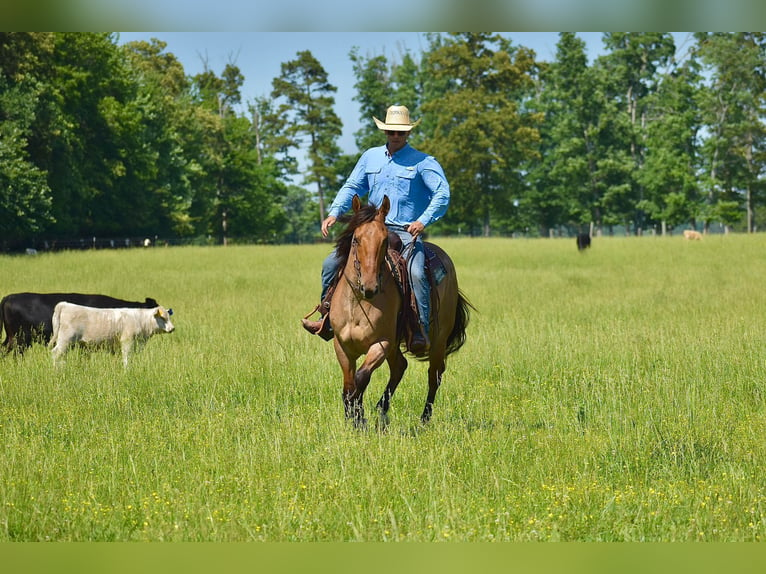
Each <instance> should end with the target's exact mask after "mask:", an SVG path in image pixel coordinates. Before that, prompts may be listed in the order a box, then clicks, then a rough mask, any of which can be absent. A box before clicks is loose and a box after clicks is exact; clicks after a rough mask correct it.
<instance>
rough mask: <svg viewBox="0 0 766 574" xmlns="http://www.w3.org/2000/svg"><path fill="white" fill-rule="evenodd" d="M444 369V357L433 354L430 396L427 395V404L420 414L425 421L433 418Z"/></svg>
mask: <svg viewBox="0 0 766 574" xmlns="http://www.w3.org/2000/svg"><path fill="white" fill-rule="evenodd" d="M444 369H445V365H444V357H435V356H434V355H431V363H430V364H429V366H428V396H427V397H426V406H425V408H424V409H423V414H422V415H420V420H421V422H423V423H427V422H428V421H429V420H431V415H432V414H433V410H434V400H436V392H437V391H438V390H439V386H440V385H441V384H442V375H443V374H444Z"/></svg>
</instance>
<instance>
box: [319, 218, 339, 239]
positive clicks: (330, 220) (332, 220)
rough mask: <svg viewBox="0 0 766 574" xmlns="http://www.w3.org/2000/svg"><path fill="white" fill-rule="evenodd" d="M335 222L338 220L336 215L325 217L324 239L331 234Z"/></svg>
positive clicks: (323, 226)
mask: <svg viewBox="0 0 766 574" xmlns="http://www.w3.org/2000/svg"><path fill="white" fill-rule="evenodd" d="M335 221H337V219H336V217H335V216H334V215H328V216H327V217H325V220H324V221H323V222H322V237H327V234H328V233H329V232H330V228H331V227H332V226H333V225H335Z"/></svg>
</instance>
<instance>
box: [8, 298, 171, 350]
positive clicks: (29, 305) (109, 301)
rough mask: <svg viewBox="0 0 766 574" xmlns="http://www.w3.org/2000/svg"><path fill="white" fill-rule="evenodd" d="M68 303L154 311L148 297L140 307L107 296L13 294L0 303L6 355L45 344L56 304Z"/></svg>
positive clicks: (152, 302)
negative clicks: (37, 342)
mask: <svg viewBox="0 0 766 574" xmlns="http://www.w3.org/2000/svg"><path fill="white" fill-rule="evenodd" d="M61 301H68V302H69V303H74V304H76V305H85V306H86V307H98V308H101V309H108V308H117V307H134V308H135V307H143V308H147V309H153V308H154V307H157V306H158V303H157V301H155V300H154V299H151V298H149V297H147V298H146V300H145V301H144V302H143V303H140V302H136V301H123V300H122V299H115V298H114V297H109V296H108V295H88V294H83V293H13V294H11V295H6V296H5V297H3V299H2V301H0V321H2V324H3V327H4V328H5V341H3V343H2V346H3V348H4V350H5V351H6V352H8V351H11V350H13V349H16V350H17V351H18V352H19V353H23V352H24V350H25V349H27V348H29V347H30V346H31V345H32V343H33V342H35V341H39V342H41V343H45V344H47V343H48V341H50V339H51V335H52V334H53V324H52V320H53V309H54V308H55V307H56V304H57V303H60V302H61Z"/></svg>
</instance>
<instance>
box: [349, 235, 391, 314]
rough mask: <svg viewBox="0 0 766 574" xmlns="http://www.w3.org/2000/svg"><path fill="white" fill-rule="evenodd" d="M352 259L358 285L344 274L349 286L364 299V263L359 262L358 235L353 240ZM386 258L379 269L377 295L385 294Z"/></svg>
mask: <svg viewBox="0 0 766 574" xmlns="http://www.w3.org/2000/svg"><path fill="white" fill-rule="evenodd" d="M350 256H351V257H353V260H354V271H356V283H355V284H354V283H352V281H351V280H350V279H349V278H348V276H347V275H346V274H345V273H344V277H345V278H346V281H347V282H348V284H349V286H350V287H351V288H352V289H353V290H354V291H356V292H357V294H358V295H359V298H360V299H363V298H364V289H363V285H362V263H361V261H359V239H357V237H356V234H354V236H353V237H352V238H351V254H350ZM385 263H386V262H385V258H384V259H383V261H382V262H381V264H380V267H379V268H378V279H377V288H376V290H375V292H376V293H382V292H383V265H385Z"/></svg>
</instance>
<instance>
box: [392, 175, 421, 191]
mask: <svg viewBox="0 0 766 574" xmlns="http://www.w3.org/2000/svg"><path fill="white" fill-rule="evenodd" d="M417 174H418V172H417V170H416V169H398V170H396V174H395V175H396V188H397V189H398V190H399V191H400V192H402V193H404V194H408V193H409V192H410V189H411V188H412V182H413V181H414V180H415V176H416V175H417Z"/></svg>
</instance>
